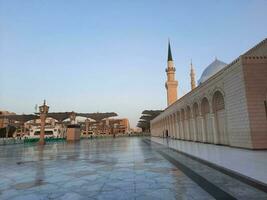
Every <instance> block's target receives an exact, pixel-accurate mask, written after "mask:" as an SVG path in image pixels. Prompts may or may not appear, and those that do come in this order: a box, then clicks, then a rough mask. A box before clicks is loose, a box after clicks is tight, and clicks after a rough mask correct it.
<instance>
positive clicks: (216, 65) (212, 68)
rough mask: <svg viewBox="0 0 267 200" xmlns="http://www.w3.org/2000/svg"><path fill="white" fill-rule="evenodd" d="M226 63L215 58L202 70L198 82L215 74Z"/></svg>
mask: <svg viewBox="0 0 267 200" xmlns="http://www.w3.org/2000/svg"><path fill="white" fill-rule="evenodd" d="M226 65H227V64H226V63H224V62H222V61H220V60H218V59H217V58H216V59H215V60H214V61H213V62H212V63H211V64H210V65H209V66H207V67H206V69H205V70H204V71H203V73H202V75H201V77H200V79H199V80H198V84H199V85H200V84H201V83H203V82H204V81H206V80H207V79H209V78H210V77H211V76H213V75H214V74H216V73H217V72H218V71H220V70H221V69H223V68H224V67H225V66H226Z"/></svg>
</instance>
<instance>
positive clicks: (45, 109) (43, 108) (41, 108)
mask: <svg viewBox="0 0 267 200" xmlns="http://www.w3.org/2000/svg"><path fill="white" fill-rule="evenodd" d="M48 110H49V106H47V105H46V104H45V100H44V104H43V105H42V106H39V111H40V120H41V128H40V139H39V142H38V144H39V145H44V144H45V140H44V136H45V119H46V115H47V113H48Z"/></svg>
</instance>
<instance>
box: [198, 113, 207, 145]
mask: <svg viewBox="0 0 267 200" xmlns="http://www.w3.org/2000/svg"><path fill="white" fill-rule="evenodd" d="M199 120H200V126H201V127H200V129H201V133H202V142H207V137H206V130H205V121H204V118H203V116H199Z"/></svg>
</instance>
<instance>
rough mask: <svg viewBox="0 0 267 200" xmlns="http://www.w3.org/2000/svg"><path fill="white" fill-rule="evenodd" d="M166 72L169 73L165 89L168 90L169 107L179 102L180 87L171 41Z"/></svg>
mask: <svg viewBox="0 0 267 200" xmlns="http://www.w3.org/2000/svg"><path fill="white" fill-rule="evenodd" d="M166 72H167V81H166V83H165V87H166V90H167V103H168V106H169V105H171V104H172V103H174V102H175V101H176V100H177V86H178V81H176V80H175V67H174V64H173V60H172V52H171V45H170V41H169V44H168V60H167V68H166Z"/></svg>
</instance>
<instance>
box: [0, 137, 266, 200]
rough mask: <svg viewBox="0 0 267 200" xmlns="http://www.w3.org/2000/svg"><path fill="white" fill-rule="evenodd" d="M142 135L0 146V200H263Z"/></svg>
mask: <svg viewBox="0 0 267 200" xmlns="http://www.w3.org/2000/svg"><path fill="white" fill-rule="evenodd" d="M266 198H267V194H266V193H265V192H264V191H261V190H259V189H256V188H254V187H252V186H250V185H247V184H245V183H243V182H242V181H239V180H238V179H235V178H232V177H230V176H228V175H226V174H224V173H221V172H220V171H218V170H215V169H213V168H210V167H209V166H207V165H205V164H203V163H200V162H198V161H196V160H193V159H191V158H190V157H188V156H185V155H183V154H180V153H178V152H175V151H173V150H171V149H169V148H167V147H165V146H164V145H160V144H157V143H155V142H152V141H151V140H150V138H144V137H121V138H115V139H114V138H104V139H93V140H81V141H80V142H78V143H65V142H58V143H49V144H47V145H45V146H44V147H39V146H36V145H34V144H31V145H23V144H18V145H7V146H0V199H25V200H31V199H64V200H67V199H72V200H73V199H205V200H206V199H266Z"/></svg>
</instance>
